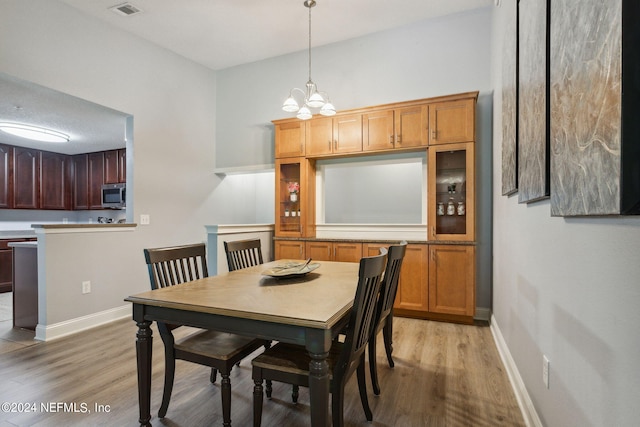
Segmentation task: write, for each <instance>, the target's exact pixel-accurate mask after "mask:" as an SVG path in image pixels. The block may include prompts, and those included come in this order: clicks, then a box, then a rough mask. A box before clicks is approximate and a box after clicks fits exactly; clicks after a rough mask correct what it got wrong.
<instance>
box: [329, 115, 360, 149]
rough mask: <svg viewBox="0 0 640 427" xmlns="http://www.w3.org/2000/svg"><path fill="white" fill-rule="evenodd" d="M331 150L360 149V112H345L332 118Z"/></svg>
mask: <svg viewBox="0 0 640 427" xmlns="http://www.w3.org/2000/svg"><path fill="white" fill-rule="evenodd" d="M333 144H334V148H333V152H334V153H355V152H358V151H362V114H346V115H344V116H336V117H334V118H333Z"/></svg>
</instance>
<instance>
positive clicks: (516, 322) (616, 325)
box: [492, 1, 640, 427]
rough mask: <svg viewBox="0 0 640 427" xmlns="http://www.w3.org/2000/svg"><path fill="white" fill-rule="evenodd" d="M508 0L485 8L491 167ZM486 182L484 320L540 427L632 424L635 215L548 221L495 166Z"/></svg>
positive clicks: (635, 411)
mask: <svg viewBox="0 0 640 427" xmlns="http://www.w3.org/2000/svg"><path fill="white" fill-rule="evenodd" d="M515 3H516V2H515V1H502V7H500V8H496V9H494V25H493V35H492V46H493V59H492V69H493V73H492V74H493V84H494V86H495V88H496V90H495V97H494V99H495V108H494V132H493V134H494V136H495V137H494V144H493V147H494V149H493V161H494V164H495V165H500V164H501V155H502V153H501V144H502V141H501V138H502V131H501V126H502V112H501V107H502V103H501V82H502V76H501V73H502V63H501V61H502V56H501V55H502V48H501V47H502V45H503V42H504V33H505V28H506V26H507V19H508V18H507V17H510V16H513V15H514V9H513V8H515ZM551 19H553V16H552V17H551ZM493 182H494V183H496V185H495V186H494V190H493V213H494V221H493V224H494V225H493V226H494V232H493V246H494V251H493V256H494V259H493V267H494V268H493V271H494V280H493V312H494V317H495V320H496V322H497V324H498V326H499V328H500V330H501V332H502V335H503V336H504V339H505V341H506V343H507V345H508V348H509V351H510V353H511V355H512V357H513V359H514V360H515V363H516V365H517V369H518V371H519V373H520V375H521V377H522V379H523V381H524V384H525V386H526V389H527V392H528V393H529V395H530V397H531V400H532V402H533V404H534V405H535V408H536V410H537V413H538V415H539V416H540V419H541V421H542V423H543V425H545V426H549V427H566V426H605V425H610V426H632V425H637V424H638V419H640V405H638V402H637V401H638V398H637V396H638V393H639V392H640V390H639V387H640V369H638V360H639V359H640V334H638V331H637V328H638V324H640V311H639V310H638V307H639V306H640V286H639V285H638V278H639V277H640V263H639V262H638V248H639V247H640V243H639V242H640V240H639V239H640V218H615V217H613V218H582V219H580V218H573V219H571V218H552V217H551V216H550V206H549V201H548V200H547V201H543V202H538V203H535V204H530V205H526V204H518V200H517V194H516V195H513V196H511V197H505V196H501V195H500V193H501V189H500V185H499V184H498V183H500V182H501V170H500V168H499V167H496V168H494V175H493ZM543 354H544V355H546V356H547V357H548V358H549V360H550V362H551V363H550V381H549V383H550V385H549V389H546V388H545V386H544V385H543V382H542V355H543Z"/></svg>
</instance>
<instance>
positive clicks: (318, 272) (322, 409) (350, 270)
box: [125, 260, 359, 427]
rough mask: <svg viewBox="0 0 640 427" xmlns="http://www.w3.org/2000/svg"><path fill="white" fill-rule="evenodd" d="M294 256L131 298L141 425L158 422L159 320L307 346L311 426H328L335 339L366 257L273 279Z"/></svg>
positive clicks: (127, 299) (322, 264) (343, 323)
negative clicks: (154, 368)
mask: <svg viewBox="0 0 640 427" xmlns="http://www.w3.org/2000/svg"><path fill="white" fill-rule="evenodd" d="M290 261H291V260H278V261H273V262H270V263H266V264H262V265H258V266H255V267H250V268H245V269H242V270H236V271H233V272H230V273H226V274H221V275H218V276H211V277H206V278H203V279H199V280H194V281H191V282H186V283H183V284H180V285H175V286H172V287H167V288H161V289H156V290H152V291H148V292H143V293H140V294H136V295H132V296H130V297H128V298H126V299H125V301H129V302H131V303H133V320H134V321H135V322H136V325H137V326H138V331H137V334H136V355H137V356H136V357H137V369H138V399H139V407H140V419H139V422H140V425H143V426H150V425H151V422H150V421H151V408H150V406H151V351H152V331H151V329H150V326H151V324H152V322H154V321H162V322H166V323H172V324H179V325H187V326H193V327H198V328H205V329H215V330H219V331H226V332H231V333H235V334H240V335H246V336H251V337H257V338H263V339H266V340H275V341H281V342H287V343H293V344H299V345H304V346H305V348H306V349H307V350H308V352H309V355H310V356H311V362H310V364H309V368H310V369H309V397H310V413H311V425H312V426H313V427H327V425H329V422H330V419H331V417H330V416H329V367H328V364H327V356H328V354H329V349H330V348H331V342H332V341H333V339H334V338H335V337H336V336H337V335H338V333H339V331H340V330H341V329H342V328H343V327H344V326H345V325H346V323H347V321H348V314H349V312H350V310H351V307H352V306H353V299H354V296H355V291H356V287H357V284H358V270H359V264H358V263H352V262H330V261H322V262H319V264H320V265H319V267H318V268H316V269H315V270H313V271H311V272H309V273H307V274H304V275H296V276H292V277H288V278H274V277H271V276H267V275H264V274H263V273H264V272H265V271H266V270H268V269H272V268H274V267H277V266H280V265H282V264H283V263H285V262H290ZM298 261H299V262H302V261H300V260H298Z"/></svg>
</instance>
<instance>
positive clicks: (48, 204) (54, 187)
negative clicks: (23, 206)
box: [40, 151, 71, 210]
mask: <svg viewBox="0 0 640 427" xmlns="http://www.w3.org/2000/svg"><path fill="white" fill-rule="evenodd" d="M70 188H71V158H70V157H69V156H67V155H65V154H58V153H50V152H47V151H43V152H42V153H41V156H40V209H61V210H69V209H71V190H70Z"/></svg>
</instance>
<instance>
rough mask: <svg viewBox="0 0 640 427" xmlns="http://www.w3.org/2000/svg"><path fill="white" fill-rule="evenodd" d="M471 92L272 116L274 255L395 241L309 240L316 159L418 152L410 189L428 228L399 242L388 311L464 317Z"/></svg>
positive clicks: (471, 245) (327, 252)
mask: <svg viewBox="0 0 640 427" xmlns="http://www.w3.org/2000/svg"><path fill="white" fill-rule="evenodd" d="M477 96H478V93H477V92H470V93H464V94H458V95H449V96H443V97H438V98H430V99H421V100H416V101H407V102H399V103H394V104H387V105H381V106H374V107H368V108H362V109H354V110H349V111H343V112H339V113H338V114H336V116H333V117H324V116H316V117H313V118H311V119H310V120H307V121H301V120H298V119H283V120H274V122H273V123H274V126H275V153H276V162H275V163H276V173H275V175H276V183H275V185H276V190H275V198H276V200H275V210H276V212H275V222H276V226H275V235H274V246H275V258H276V259H306V258H312V259H314V260H316V261H348V262H357V261H359V259H360V258H361V257H363V256H371V255H376V254H378V253H379V250H380V248H381V247H388V246H389V245H390V244H393V243H397V242H398V241H399V240H401V239H396V240H389V241H384V242H381V241H373V240H365V239H340V238H331V239H330V240H327V238H326V237H324V236H323V237H324V238H317V237H316V212H315V209H316V207H315V203H316V194H315V193H316V190H315V186H316V169H315V162H316V160H318V159H326V158H329V157H336V158H340V161H343V160H342V159H343V158H355V157H362V156H370V157H375V156H374V155H380V154H390V153H402V152H420V151H422V152H423V153H424V152H425V151H426V152H427V183H426V186H425V185H424V183H423V182H416V183H415V185H416V186H418V188H420V187H423V188H426V192H427V197H426V203H427V206H426V212H427V227H426V229H427V231H426V235H425V236H424V240H419V241H412V242H409V245H408V246H407V252H406V254H405V259H404V261H403V267H402V270H401V272H400V280H399V285H398V292H397V295H396V300H395V304H394V312H395V313H396V314H397V315H400V316H408V317H418V318H427V319H434V320H443V321H454V322H463V323H471V322H473V317H474V314H475V174H476V170H475V108H476V100H477ZM400 157H402V156H400ZM347 161H348V160H347ZM420 179H422V178H420ZM328 187H330V186H325V188H324V190H323V191H325V192H326V191H327V188H328ZM292 189H293V190H296V192H295V195H294V197H293V198H291V193H292V191H291V190H292Z"/></svg>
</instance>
